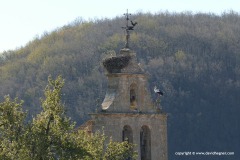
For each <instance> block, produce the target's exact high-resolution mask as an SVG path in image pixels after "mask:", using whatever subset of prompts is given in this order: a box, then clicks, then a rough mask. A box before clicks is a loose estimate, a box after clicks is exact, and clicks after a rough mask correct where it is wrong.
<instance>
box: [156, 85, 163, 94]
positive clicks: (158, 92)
mask: <svg viewBox="0 0 240 160" xmlns="http://www.w3.org/2000/svg"><path fill="white" fill-rule="evenodd" d="M154 92H155V93H157V94H158V95H159V96H163V92H162V91H160V90H159V89H158V88H157V86H155V87H154Z"/></svg>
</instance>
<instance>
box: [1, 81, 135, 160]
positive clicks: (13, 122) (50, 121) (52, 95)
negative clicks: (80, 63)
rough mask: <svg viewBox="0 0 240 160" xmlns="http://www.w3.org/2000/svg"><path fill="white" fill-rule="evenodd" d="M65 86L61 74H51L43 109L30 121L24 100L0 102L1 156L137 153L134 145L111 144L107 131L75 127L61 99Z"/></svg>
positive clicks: (37, 159)
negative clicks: (77, 128) (85, 129)
mask: <svg viewBox="0 0 240 160" xmlns="http://www.w3.org/2000/svg"><path fill="white" fill-rule="evenodd" d="M63 86H64V81H63V79H62V78H61V77H60V76H59V77H57V79H56V80H53V79H52V78H51V77H49V85H47V87H46V89H45V92H44V95H45V98H44V99H42V101H41V104H42V109H43V110H42V112H41V113H39V114H38V115H37V116H36V118H34V119H33V120H32V121H31V122H29V123H28V124H26V123H24V118H25V115H26V113H25V112H23V111H22V103H23V102H22V101H21V102H18V100H17V99H14V100H13V101H12V100H11V99H10V97H9V96H6V97H5V101H4V102H2V103H0V159H6V160H7V159H9V160H10V159H16V160H41V159H42V160H44V159H46V160H54V159H59V160H61V159H62V160H71V159H72V160H77V159H84V160H101V159H103V160H108V159H109V158H111V159H119V160H124V159H125V158H127V157H132V156H134V155H135V153H133V152H132V150H133V145H132V144H128V143H126V142H113V141H112V140H110V142H109V143H107V137H105V136H104V135H103V134H100V133H95V134H89V133H87V132H86V131H82V130H75V129H74V127H75V123H72V122H71V121H70V118H68V117H67V116H66V114H65V108H64V105H63V104H62V102H61V90H62V88H63ZM106 144H107V148H106V147H105V145H106ZM115 150H117V151H115Z"/></svg>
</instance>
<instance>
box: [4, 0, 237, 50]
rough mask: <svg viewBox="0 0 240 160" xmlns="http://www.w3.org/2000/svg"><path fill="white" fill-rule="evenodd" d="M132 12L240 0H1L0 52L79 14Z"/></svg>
mask: <svg viewBox="0 0 240 160" xmlns="http://www.w3.org/2000/svg"><path fill="white" fill-rule="evenodd" d="M127 9H128V10H129V12H131V13H136V12H139V11H142V12H152V13H157V12H160V11H166V10H168V11H169V12H183V11H192V12H193V13H196V12H205V13H209V12H211V13H216V14H221V13H222V12H225V11H229V10H234V11H236V12H239V13H240V0H115V1H114V0H111V1H110V0H95V1H94V0H0V20H1V21H0V52H3V51H4V50H12V49H16V48H19V47H21V46H24V45H25V44H26V43H27V42H29V41H30V40H32V39H33V38H34V37H36V36H37V35H39V36H41V35H42V34H43V32H45V31H47V32H50V31H52V30H54V29H56V28H59V27H62V26H64V25H66V24H68V23H70V22H72V21H74V20H75V19H76V18H78V17H82V18H83V19H85V20H89V19H96V18H97V19H100V18H113V17H115V16H121V15H122V14H123V13H125V12H126V10H127Z"/></svg>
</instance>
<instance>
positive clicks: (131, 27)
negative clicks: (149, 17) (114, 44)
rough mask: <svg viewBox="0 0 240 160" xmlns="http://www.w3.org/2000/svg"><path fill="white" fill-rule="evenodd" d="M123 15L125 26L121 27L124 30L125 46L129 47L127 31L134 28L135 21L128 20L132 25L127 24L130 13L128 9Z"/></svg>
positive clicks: (128, 33)
mask: <svg viewBox="0 0 240 160" xmlns="http://www.w3.org/2000/svg"><path fill="white" fill-rule="evenodd" d="M123 15H124V16H125V17H126V26H125V27H122V29H125V30H126V44H125V48H129V39H130V32H129V31H132V30H134V27H135V26H136V25H137V22H133V21H130V22H131V24H132V25H128V21H129V16H130V15H131V14H130V13H128V10H127V13H124V14H123Z"/></svg>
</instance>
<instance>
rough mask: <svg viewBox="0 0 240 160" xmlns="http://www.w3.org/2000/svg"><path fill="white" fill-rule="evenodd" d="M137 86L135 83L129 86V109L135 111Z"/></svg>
mask: <svg viewBox="0 0 240 160" xmlns="http://www.w3.org/2000/svg"><path fill="white" fill-rule="evenodd" d="M136 90H137V85H136V84H135V83H133V84H131V85H130V109H131V110H136V109H137V94H136Z"/></svg>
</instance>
